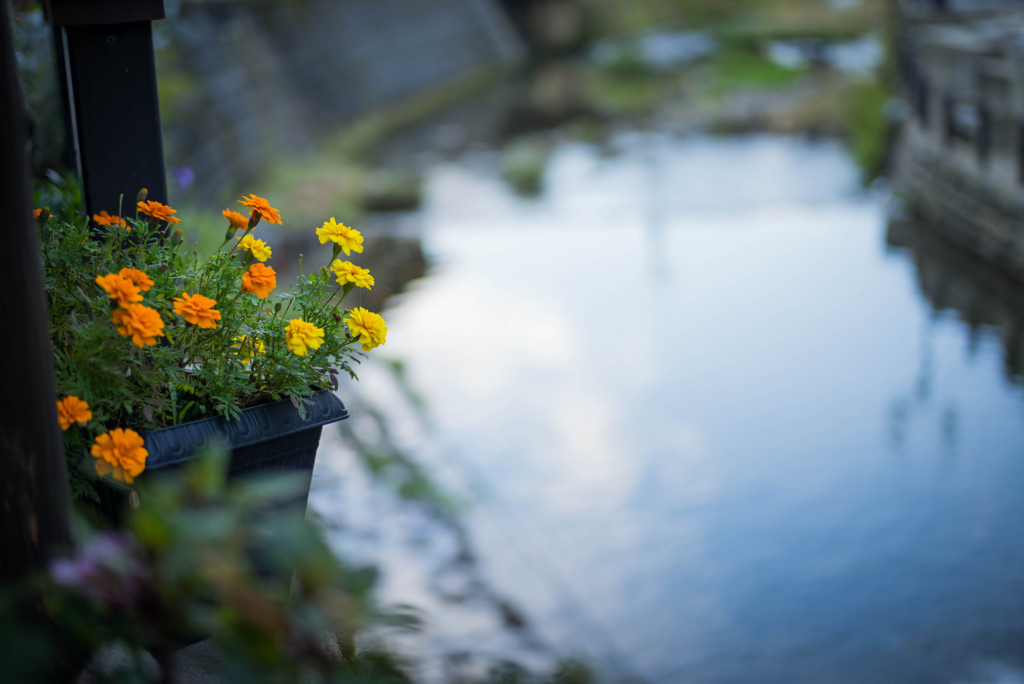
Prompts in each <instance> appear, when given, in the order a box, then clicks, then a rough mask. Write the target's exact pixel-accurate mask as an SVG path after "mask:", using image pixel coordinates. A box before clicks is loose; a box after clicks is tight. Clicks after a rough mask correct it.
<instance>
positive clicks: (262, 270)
mask: <svg viewBox="0 0 1024 684" xmlns="http://www.w3.org/2000/svg"><path fill="white" fill-rule="evenodd" d="M275 287H277V273H275V272H274V269H272V268H271V267H270V266H264V265H263V264H261V263H259V262H256V263H255V264H253V265H252V266H250V267H249V270H248V271H246V272H245V273H243V274H242V292H251V293H253V294H255V295H256V296H257V297H259V298H260V299H266V298H267V297H268V296H270V291H271V290H273V289H274V288H275Z"/></svg>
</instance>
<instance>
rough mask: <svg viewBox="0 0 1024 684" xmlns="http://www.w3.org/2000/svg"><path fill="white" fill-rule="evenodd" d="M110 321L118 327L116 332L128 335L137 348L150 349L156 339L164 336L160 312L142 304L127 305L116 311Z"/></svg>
mask: <svg viewBox="0 0 1024 684" xmlns="http://www.w3.org/2000/svg"><path fill="white" fill-rule="evenodd" d="M111 320H112V321H113V322H114V325H116V326H118V328H117V332H119V333H121V334H122V335H130V336H131V338H132V342H134V343H135V346H137V347H150V346H152V345H154V344H156V338H158V337H163V335H164V322H163V320H162V319H161V318H160V312H158V311H157V310H156V309H151V308H149V307H148V306H144V305H142V304H129V305H128V306H126V307H125V308H123V309H118V310H117V311H115V312H114V315H113V316H112V318H111Z"/></svg>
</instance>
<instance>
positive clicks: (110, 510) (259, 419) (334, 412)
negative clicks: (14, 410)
mask: <svg viewBox="0 0 1024 684" xmlns="http://www.w3.org/2000/svg"><path fill="white" fill-rule="evenodd" d="M345 418H348V410H347V409H346V408H345V406H344V404H342V403H341V400H340V399H338V397H336V396H334V394H333V393H332V392H331V391H330V390H321V391H319V392H317V393H316V394H315V395H313V403H312V404H310V405H307V406H306V419H305V420H302V419H301V418H299V411H298V409H296V408H295V407H294V406H292V403H291V402H290V401H288V400H282V401H277V402H274V403H272V404H262V405H260V406H253V407H252V408H248V409H245V410H244V411H242V417H241V418H240V419H239V420H232V421H229V420H226V419H224V418H222V417H220V416H217V417H215V418H204V419H202V420H196V421H192V422H189V423H183V424H181V425H173V426H170V427H165V428H160V429H159V430H150V431H149V432H145V433H143V435H142V436H143V438H144V439H145V441H146V449H147V450H148V451H149V456H148V457H147V459H146V471H157V470H164V469H174V468H176V467H178V466H181V465H182V464H184V463H186V462H187V461H189V460H190V459H191V458H192V457H193V456H194V455H195V453H196V450H197V449H199V448H200V447H202V446H203V445H204V444H206V443H207V442H209V441H210V440H212V439H223V440H224V441H226V442H227V444H228V446H229V447H230V448H231V465H230V466H229V471H228V474H229V475H230V476H240V475H243V476H244V475H252V474H255V473H261V472H273V471H277V472H281V471H286V472H290V473H300V474H302V475H303V476H305V487H304V488H303V489H302V490H301V494H300V495H298V496H297V497H295V498H294V499H291V500H289V501H287V502H282V503H283V504H285V505H287V506H288V507H289V508H291V507H292V506H294V507H295V509H297V510H299V511H305V509H306V500H307V499H308V497H309V483H310V481H311V480H312V478H313V463H314V462H315V461H316V450H317V448H318V447H319V445H320V432H321V430H322V429H323V426H324V425H328V424H330V423H335V422H337V421H339V420H344V419H345ZM143 477H145V473H144V474H143ZM99 495H100V504H99V508H100V510H101V511H102V512H103V513H104V514H105V515H106V516H107V517H108V518H109V519H110V520H111V521H113V522H115V523H119V522H120V520H122V510H121V509H122V507H123V506H124V505H125V504H126V502H127V497H125V496H124V491H123V490H119V489H113V488H110V487H101V488H100V489H99ZM300 507H301V508H300Z"/></svg>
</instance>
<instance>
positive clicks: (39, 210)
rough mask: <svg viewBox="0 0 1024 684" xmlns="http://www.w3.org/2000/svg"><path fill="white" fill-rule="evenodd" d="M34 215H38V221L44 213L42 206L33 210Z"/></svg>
mask: <svg viewBox="0 0 1024 684" xmlns="http://www.w3.org/2000/svg"><path fill="white" fill-rule="evenodd" d="M32 215H33V216H35V217H36V221H38V220H39V217H40V216H42V215H43V210H42V209H41V208H39V209H33V210H32Z"/></svg>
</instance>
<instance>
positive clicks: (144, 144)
mask: <svg viewBox="0 0 1024 684" xmlns="http://www.w3.org/2000/svg"><path fill="white" fill-rule="evenodd" d="M45 8H46V12H47V17H48V18H49V20H50V21H51V22H52V23H53V25H54V27H56V28H57V29H59V32H60V38H61V40H62V44H63V47H64V63H63V65H58V68H63V69H64V70H65V73H66V81H67V84H68V85H67V90H68V98H67V101H68V105H69V107H70V110H71V111H70V117H69V118H70V121H71V130H70V131H68V134H69V135H70V136H71V138H72V141H73V144H74V148H75V151H76V157H77V164H78V173H79V178H80V179H81V182H82V195H83V197H82V199H83V201H84V203H85V211H86V213H87V214H89V215H92V214H94V213H96V212H99V211H100V210H106V211H109V212H110V213H119V212H121V213H125V214H132V213H133V212H134V206H133V205H134V203H135V195H136V193H137V192H138V191H139V189H141V188H148V190H149V199H153V200H157V201H159V202H167V175H166V171H165V170H164V148H163V139H162V137H161V130H160V106H159V102H158V100H157V90H156V61H155V58H154V56H153V33H152V27H151V25H150V22H151V21H152V20H154V19H162V18H163V16H164V4H163V0H47V1H46V3H45ZM121 195H124V204H123V206H119V198H120V197H121Z"/></svg>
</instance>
